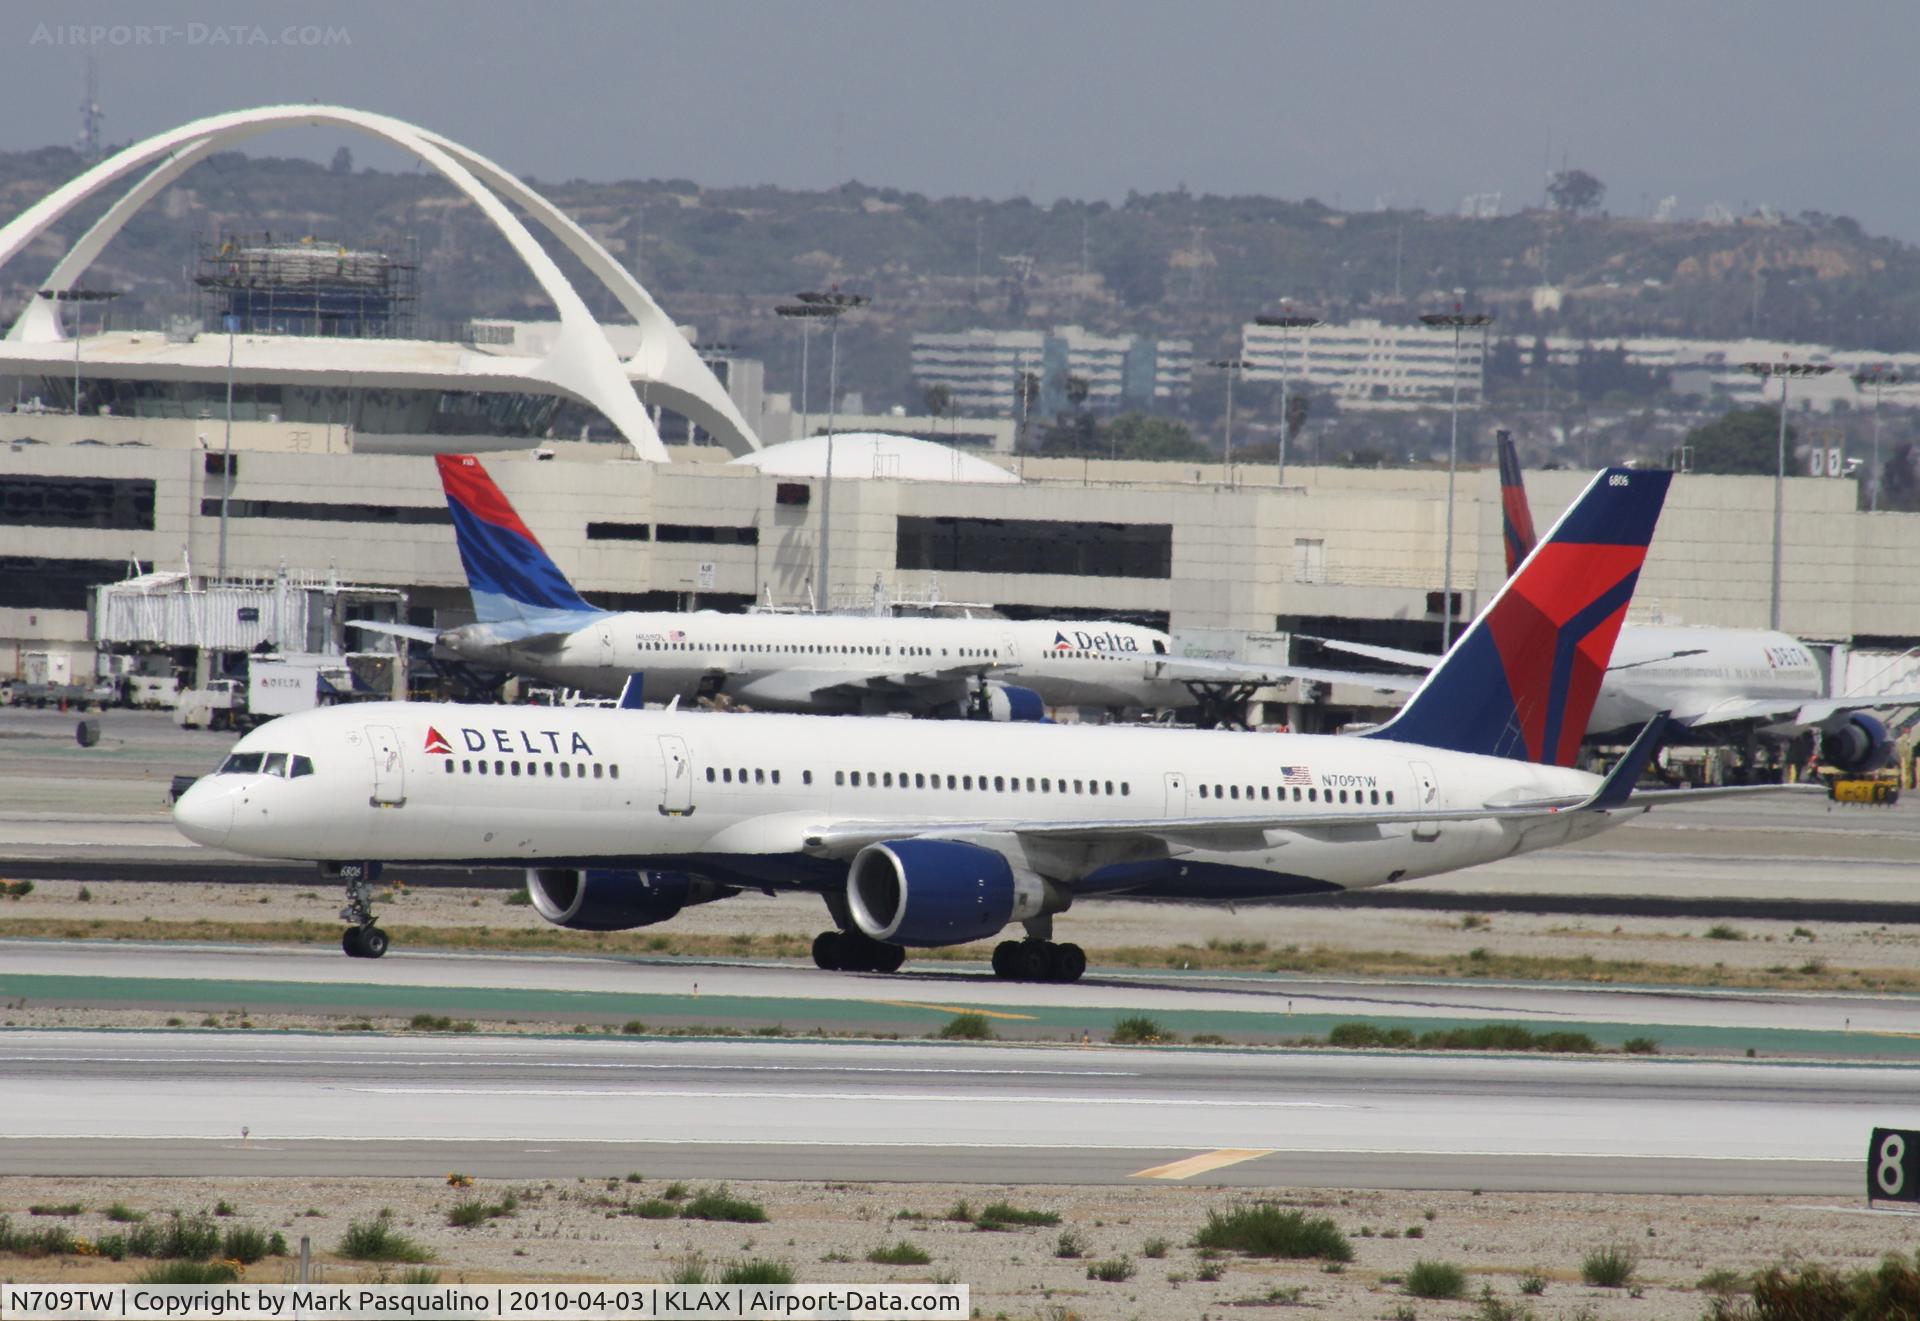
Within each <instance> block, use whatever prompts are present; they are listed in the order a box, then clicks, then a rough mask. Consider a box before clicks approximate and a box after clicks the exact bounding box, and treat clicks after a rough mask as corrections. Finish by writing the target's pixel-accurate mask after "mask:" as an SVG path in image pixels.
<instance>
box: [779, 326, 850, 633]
mask: <svg viewBox="0 0 1920 1321" xmlns="http://www.w3.org/2000/svg"><path fill="white" fill-rule="evenodd" d="M794 297H795V298H797V299H799V301H798V302H796V303H787V304H784V305H782V306H780V307H777V308H775V309H774V311H775V312H776V313H778V314H779V315H780V316H783V317H791V318H798V319H799V320H800V322H801V325H802V326H803V327H804V326H805V325H806V323H807V322H808V321H809V320H819V319H822V318H824V319H825V320H826V322H827V325H828V336H827V345H828V357H827V466H826V472H825V475H824V476H823V477H822V478H821V482H820V569H819V587H818V589H817V592H816V596H815V600H814V608H815V609H819V608H820V607H821V606H822V605H823V604H824V605H826V606H829V607H830V606H831V605H832V604H833V591H832V583H831V580H830V579H829V577H828V575H829V573H830V572H831V569H832V553H831V542H832V537H833V425H834V414H835V412H836V411H837V409H838V406H839V402H840V401H839V397H838V396H839V393H840V318H841V317H843V316H845V315H846V314H847V313H848V312H851V311H852V310H853V309H854V308H856V307H865V306H866V305H867V304H868V303H869V302H871V301H872V300H871V299H869V298H868V297H867V296H866V295H865V294H849V293H842V292H841V291H840V290H838V289H828V290H819V291H809V292H807V293H799V294H795V295H794ZM800 333H801V337H802V338H801V340H800V343H801V346H802V352H803V354H804V352H805V345H806V342H807V341H806V338H805V336H806V331H805V329H804V328H803V329H802V330H801V332H800ZM801 390H802V393H805V385H804V383H803V384H802V387H801Z"/></svg>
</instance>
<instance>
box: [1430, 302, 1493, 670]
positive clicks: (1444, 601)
mask: <svg viewBox="0 0 1920 1321" xmlns="http://www.w3.org/2000/svg"><path fill="white" fill-rule="evenodd" d="M1420 320H1421V321H1423V322H1425V323H1426V324H1427V325H1429V326H1433V327H1435V328H1436V329H1440V328H1451V329H1452V330H1453V407H1452V409H1451V410H1450V411H1451V413H1452V418H1453V421H1452V425H1451V428H1450V430H1449V432H1448V435H1447V548H1446V550H1445V552H1444V555H1445V560H1446V562H1445V564H1444V565H1443V566H1442V568H1441V570H1440V650H1441V651H1442V652H1443V653H1444V652H1448V651H1451V650H1452V649H1453V482H1454V473H1455V472H1456V471H1457V470H1458V469H1459V466H1460V332H1461V331H1463V330H1466V329H1469V328H1471V327H1474V326H1478V327H1479V328H1480V330H1481V343H1480V371H1481V373H1482V379H1483V380H1484V379H1485V373H1486V364H1487V350H1486V327H1488V326H1490V325H1492V324H1493V318H1492V317H1491V316H1489V315H1487V314H1486V313H1484V312H1462V311H1461V310H1460V304H1458V303H1455V304H1454V305H1453V311H1451V312H1429V313H1427V314H1426V315H1425V316H1422V317H1421V318H1420Z"/></svg>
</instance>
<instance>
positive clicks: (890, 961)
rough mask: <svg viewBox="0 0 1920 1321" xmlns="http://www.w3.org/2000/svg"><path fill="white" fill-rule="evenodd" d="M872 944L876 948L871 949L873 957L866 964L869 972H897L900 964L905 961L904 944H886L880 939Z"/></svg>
mask: <svg viewBox="0 0 1920 1321" xmlns="http://www.w3.org/2000/svg"><path fill="white" fill-rule="evenodd" d="M874 944H875V945H876V946H877V948H876V949H875V950H874V951H873V959H872V962H870V963H869V964H868V965H867V970H868V971H869V972H899V971H900V965H901V964H903V963H905V962H906V961H907V951H906V947H905V946H904V945H888V944H885V943H884V942H881V941H875V942H874Z"/></svg>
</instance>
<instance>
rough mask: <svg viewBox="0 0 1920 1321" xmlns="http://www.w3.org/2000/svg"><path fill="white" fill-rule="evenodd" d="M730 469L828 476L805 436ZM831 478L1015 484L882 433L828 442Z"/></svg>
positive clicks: (949, 453)
mask: <svg viewBox="0 0 1920 1321" xmlns="http://www.w3.org/2000/svg"><path fill="white" fill-rule="evenodd" d="M733 462H734V463H735V464H743V465H745V466H747V467H750V468H758V469H759V470H760V471H761V472H763V473H766V474H767V475H768V476H769V477H821V476H824V475H825V474H826V470H827V438H826V437H825V436H806V437H803V438H802V439H800V440H789V441H787V442H786V443H785V444H782V445H769V446H768V447H767V448H766V449H763V450H760V451H759V452H758V453H755V454H743V455H741V456H740V457H739V458H737V459H734V460H733ZM833 475H834V478H835V480H837V481H847V480H853V481H861V480H865V479H871V478H880V479H882V480H886V481H904V482H997V483H1008V482H1018V481H1019V480H1020V479H1019V478H1018V477H1016V476H1014V475H1013V474H1012V473H1010V472H1008V471H1007V470H1006V469H1005V468H1002V467H1000V466H999V465H998V464H994V463H988V462H987V461H986V460H985V459H979V458H975V457H974V456H973V455H971V454H966V453H962V452H961V451H960V450H958V449H956V448H954V447H952V446H950V445H936V444H934V443H933V442H931V441H926V440H916V439H914V438H913V437H912V436H894V435H889V434H888V433H886V432H884V431H842V432H838V433H836V434H835V435H834V438H833Z"/></svg>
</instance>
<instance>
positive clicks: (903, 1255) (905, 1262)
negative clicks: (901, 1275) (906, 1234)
mask: <svg viewBox="0 0 1920 1321" xmlns="http://www.w3.org/2000/svg"><path fill="white" fill-rule="evenodd" d="M867 1260H868V1261H870V1262H872V1263H873V1264H874V1265H876V1266H925V1265H927V1264H928V1263H929V1262H931V1261H932V1260H933V1258H932V1257H930V1256H928V1255H927V1254H926V1253H925V1252H923V1251H921V1250H920V1249H919V1248H917V1247H915V1246H914V1245H913V1244H911V1243H909V1242H907V1241H906V1240H905V1239H904V1238H903V1239H901V1240H900V1241H899V1242H897V1243H895V1244H894V1245H893V1246H892V1247H881V1248H875V1249H874V1250H873V1251H872V1252H869V1253H868V1254H867Z"/></svg>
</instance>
